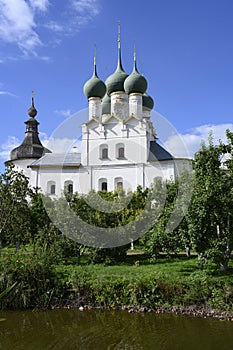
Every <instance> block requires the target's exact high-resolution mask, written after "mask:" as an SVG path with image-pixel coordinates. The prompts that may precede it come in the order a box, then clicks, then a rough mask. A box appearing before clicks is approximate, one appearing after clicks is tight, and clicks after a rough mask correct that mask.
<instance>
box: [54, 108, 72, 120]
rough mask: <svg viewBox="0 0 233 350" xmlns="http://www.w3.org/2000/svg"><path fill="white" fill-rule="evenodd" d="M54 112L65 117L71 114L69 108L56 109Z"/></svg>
mask: <svg viewBox="0 0 233 350" xmlns="http://www.w3.org/2000/svg"><path fill="white" fill-rule="evenodd" d="M54 113H55V114H56V115H59V116H62V117H66V118H68V117H70V116H71V115H72V113H71V110H70V109H56V110H55V111H54Z"/></svg>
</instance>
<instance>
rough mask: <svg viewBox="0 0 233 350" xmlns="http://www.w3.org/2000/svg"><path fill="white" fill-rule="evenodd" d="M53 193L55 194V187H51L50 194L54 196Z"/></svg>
mask: <svg viewBox="0 0 233 350" xmlns="http://www.w3.org/2000/svg"><path fill="white" fill-rule="evenodd" d="M55 193H56V185H51V187H50V194H55Z"/></svg>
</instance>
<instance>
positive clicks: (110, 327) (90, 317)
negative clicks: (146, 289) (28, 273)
mask: <svg viewBox="0 0 233 350" xmlns="http://www.w3.org/2000/svg"><path fill="white" fill-rule="evenodd" d="M0 317H1V318H3V317H4V318H5V321H1V322H0V349H1V350H2V349H4V350H11V349H14V350H21V349H22V350H51V349H54V350H55V349H56V350H61V349H66V350H73V349H80V350H113V349H114V350H124V349H127V350H142V349H143V350H144V349H146V350H147V349H148V350H153V349H156V350H183V349H188V350H194V349H195V350H198V349H200V350H203V349H204V350H209V349H211V350H219V349H221V350H230V349H233V322H229V321H219V320H215V319H201V318H194V317H188V316H176V315H170V314H154V313H149V314H142V313H127V312H124V311H121V312H116V311H115V312H111V311H92V310H91V311H83V312H82V311H78V310H67V309H61V310H51V311H34V312H32V311H27V312H9V311H7V312H4V311H0Z"/></svg>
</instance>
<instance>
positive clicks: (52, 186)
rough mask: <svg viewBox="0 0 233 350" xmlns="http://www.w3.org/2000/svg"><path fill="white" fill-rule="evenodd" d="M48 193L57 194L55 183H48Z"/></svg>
mask: <svg viewBox="0 0 233 350" xmlns="http://www.w3.org/2000/svg"><path fill="white" fill-rule="evenodd" d="M47 193H48V194H56V183H55V181H48V183H47Z"/></svg>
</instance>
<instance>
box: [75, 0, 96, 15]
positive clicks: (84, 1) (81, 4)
mask: <svg viewBox="0 0 233 350" xmlns="http://www.w3.org/2000/svg"><path fill="white" fill-rule="evenodd" d="M71 5H72V7H73V8H74V10H75V11H76V12H77V13H78V14H80V15H82V16H84V17H86V16H87V17H88V18H90V17H95V16H97V15H98V14H99V12H100V6H99V2H98V1H97V0H72V2H71Z"/></svg>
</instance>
